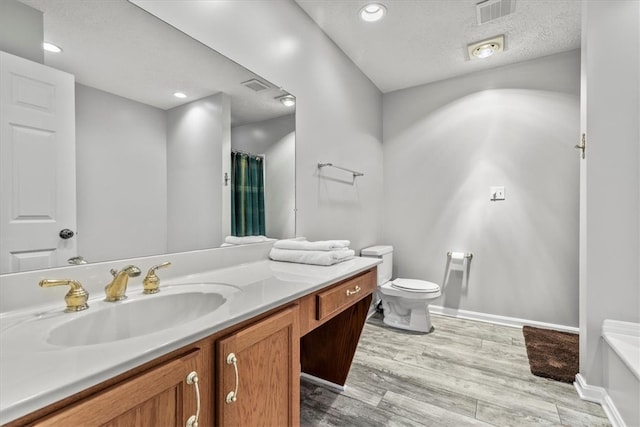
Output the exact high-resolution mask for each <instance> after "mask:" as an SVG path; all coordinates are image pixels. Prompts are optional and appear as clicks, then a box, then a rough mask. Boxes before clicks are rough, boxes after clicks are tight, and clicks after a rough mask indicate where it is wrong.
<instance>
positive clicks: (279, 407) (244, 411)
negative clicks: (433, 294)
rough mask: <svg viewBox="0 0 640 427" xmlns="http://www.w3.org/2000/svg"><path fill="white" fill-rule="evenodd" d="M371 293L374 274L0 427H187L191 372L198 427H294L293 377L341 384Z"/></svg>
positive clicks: (296, 387) (296, 386)
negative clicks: (194, 381) (303, 375)
mask: <svg viewBox="0 0 640 427" xmlns="http://www.w3.org/2000/svg"><path fill="white" fill-rule="evenodd" d="M375 286H376V269H375V267H374V268H372V269H370V270H367V271H365V272H363V273H360V274H358V275H356V276H354V277H351V278H349V279H346V280H343V281H342V282H339V283H337V284H335V285H332V286H329V287H327V288H325V289H322V290H320V291H317V292H314V293H312V294H309V295H307V296H304V297H302V298H300V299H298V300H296V301H293V302H291V303H289V304H288V305H285V306H282V307H278V308H275V309H273V310H271V311H269V312H267V313H264V314H262V315H260V316H257V317H255V318H253V319H249V320H246V321H244V322H241V323H239V324H236V325H234V326H232V327H230V328H228V329H225V330H223V331H220V332H218V333H215V334H213V335H211V336H209V337H207V338H205V339H203V340H200V341H198V342H196V343H194V344H191V345H188V346H186V347H183V348H181V349H179V350H176V351H173V352H171V353H169V354H167V355H164V356H162V357H160V358H158V359H156V360H153V361H151V362H148V363H146V364H144V365H143V366H140V367H138V368H135V369H132V370H131V371H128V372H126V373H123V374H121V375H118V376H117V377H114V378H112V379H110V380H108V381H106V382H104V383H101V384H98V385H96V386H93V387H91V388H89V389H87V390H84V391H82V392H80V393H77V394H76V395H73V396H70V397H68V398H65V399H63V400H61V401H60V402H57V403H54V404H52V405H50V406H47V407H45V408H42V409H40V410H38V411H35V412H33V413H31V414H28V415H26V416H24V417H22V418H20V419H18V420H15V421H12V422H10V423H8V424H6V425H5V426H4V427H14V426H25V425H29V426H31V425H35V426H56V427H57V426H74V427H75V426H110V427H117V426H135V427H147V426H148V427H159V426H162V427H165V426H167V427H168V426H176V427H179V426H186V425H187V424H186V422H187V420H188V419H189V417H190V416H191V415H194V414H195V413H196V410H197V401H196V400H197V399H196V392H195V386H194V385H192V384H188V383H187V377H188V375H189V374H190V373H191V372H192V371H195V372H196V373H197V375H198V386H199V392H200V413H199V418H198V425H199V426H200V427H208V426H246V427H250V426H259V425H263V426H283V427H284V426H298V425H299V424H300V372H301V369H302V372H305V373H308V374H310V375H313V376H316V377H319V378H322V379H325V380H327V381H331V382H333V383H336V384H344V382H345V380H346V377H347V374H348V372H349V368H350V366H351V361H352V359H353V356H354V354H355V350H356V347H357V345H358V340H359V338H360V333H361V332H362V327H363V325H364V322H365V320H366V315H367V311H368V308H369V305H370V302H371V293H372V292H373V291H374V290H375ZM231 354H233V356H234V357H233V358H232V357H230V355H231ZM236 369H237V370H236ZM236 372H237V374H236ZM230 392H234V394H233V396H235V401H233V399H231V401H230V402H229V403H227V399H226V398H227V396H228V395H229V393H230Z"/></svg>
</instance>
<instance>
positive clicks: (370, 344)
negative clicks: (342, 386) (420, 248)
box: [300, 314, 610, 427]
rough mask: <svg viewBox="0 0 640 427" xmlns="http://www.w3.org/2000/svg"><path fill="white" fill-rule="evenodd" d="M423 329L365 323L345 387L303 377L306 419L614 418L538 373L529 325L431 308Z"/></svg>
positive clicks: (518, 422) (596, 421)
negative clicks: (530, 352) (428, 326)
mask: <svg viewBox="0 0 640 427" xmlns="http://www.w3.org/2000/svg"><path fill="white" fill-rule="evenodd" d="M432 322H433V325H434V328H435V330H434V331H433V332H432V333H430V334H426V335H425V334H416V333H412V332H409V331H401V330H398V329H391V328H389V327H387V326H385V325H383V323H382V321H381V318H380V317H379V315H378V314H376V315H375V316H374V317H373V318H371V319H370V320H369V321H368V322H367V324H366V325H365V328H364V331H363V333H362V337H361V339H360V343H359V345H358V350H357V352H356V355H355V358H354V361H353V365H352V367H351V371H350V373H349V378H348V379H347V384H346V386H347V387H346V390H345V391H344V392H342V393H339V392H337V391H335V390H333V389H331V388H327V387H323V386H319V385H316V384H315V383H311V382H309V381H305V380H303V381H302V384H301V408H300V412H301V425H303V426H340V427H344V426H438V427H442V426H452V427H457V426H518V427H520V426H560V425H562V426H589V427H593V426H610V423H609V421H608V420H607V418H606V415H605V414H604V412H603V410H602V408H601V407H600V405H598V404H595V403H590V402H585V401H583V400H581V399H580V397H578V394H577V393H576V391H575V389H574V387H573V385H571V384H565V383H560V382H557V381H553V380H547V379H544V378H539V377H536V376H534V375H533V374H531V371H530V370H529V362H528V360H527V352H526V349H525V346H524V337H523V336H522V330H521V329H518V328H510V327H506V326H497V325H492V324H488V323H482V322H475V321H470V320H464V319H456V318H451V317H446V316H435V315H434V316H432Z"/></svg>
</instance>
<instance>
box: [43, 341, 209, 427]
mask: <svg viewBox="0 0 640 427" xmlns="http://www.w3.org/2000/svg"><path fill="white" fill-rule="evenodd" d="M200 353H201V351H200V350H199V349H194V350H193V351H191V352H190V353H187V354H185V355H184V356H182V357H180V358H179V359H175V360H172V361H170V362H167V363H165V364H163V365H161V366H159V367H157V368H154V369H151V370H150V371H147V372H145V373H143V374H141V375H139V376H137V377H135V378H133V379H131V380H127V381H125V382H124V383H122V384H118V385H115V386H113V387H111V388H109V389H107V390H106V391H104V392H101V393H99V394H97V395H96V396H93V397H89V398H87V399H85V400H83V401H81V402H80V403H78V404H76V405H73V406H70V407H68V408H65V409H63V410H62V411H61V412H58V413H55V414H53V415H52V416H50V417H47V418H45V419H43V420H41V421H39V422H36V423H35V424H34V425H36V426H109V427H119V426H136V427H142V426H148V427H158V426H176V427H178V426H181V427H182V426H185V425H186V422H187V419H188V418H189V417H190V416H191V415H193V414H196V410H197V408H196V407H197V402H196V400H197V399H196V397H195V396H196V391H195V385H193V384H191V385H190V384H187V376H188V375H189V373H191V372H192V371H196V372H197V368H198V366H199V362H200ZM198 374H200V375H202V374H201V373H200V372H198ZM202 404H203V405H204V402H202ZM203 409H204V407H203ZM201 425H202V424H201Z"/></svg>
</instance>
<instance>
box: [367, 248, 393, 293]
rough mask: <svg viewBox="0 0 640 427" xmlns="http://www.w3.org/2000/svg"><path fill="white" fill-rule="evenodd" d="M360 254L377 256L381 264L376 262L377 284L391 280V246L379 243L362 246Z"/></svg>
mask: <svg viewBox="0 0 640 427" xmlns="http://www.w3.org/2000/svg"><path fill="white" fill-rule="evenodd" d="M360 256H363V257H370V258H379V259H381V260H382V264H378V286H380V285H382V284H384V283H386V282H388V281H389V280H391V274H392V270H393V246H390V245H379V246H371V247H368V248H364V249H363V250H361V251H360Z"/></svg>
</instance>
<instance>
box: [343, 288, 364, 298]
mask: <svg viewBox="0 0 640 427" xmlns="http://www.w3.org/2000/svg"><path fill="white" fill-rule="evenodd" d="M361 290H362V288H360V286H356V287H355V288H353V290H351V289H347V296H351V295H355V294H357V293H358V292H360V291H361Z"/></svg>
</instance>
